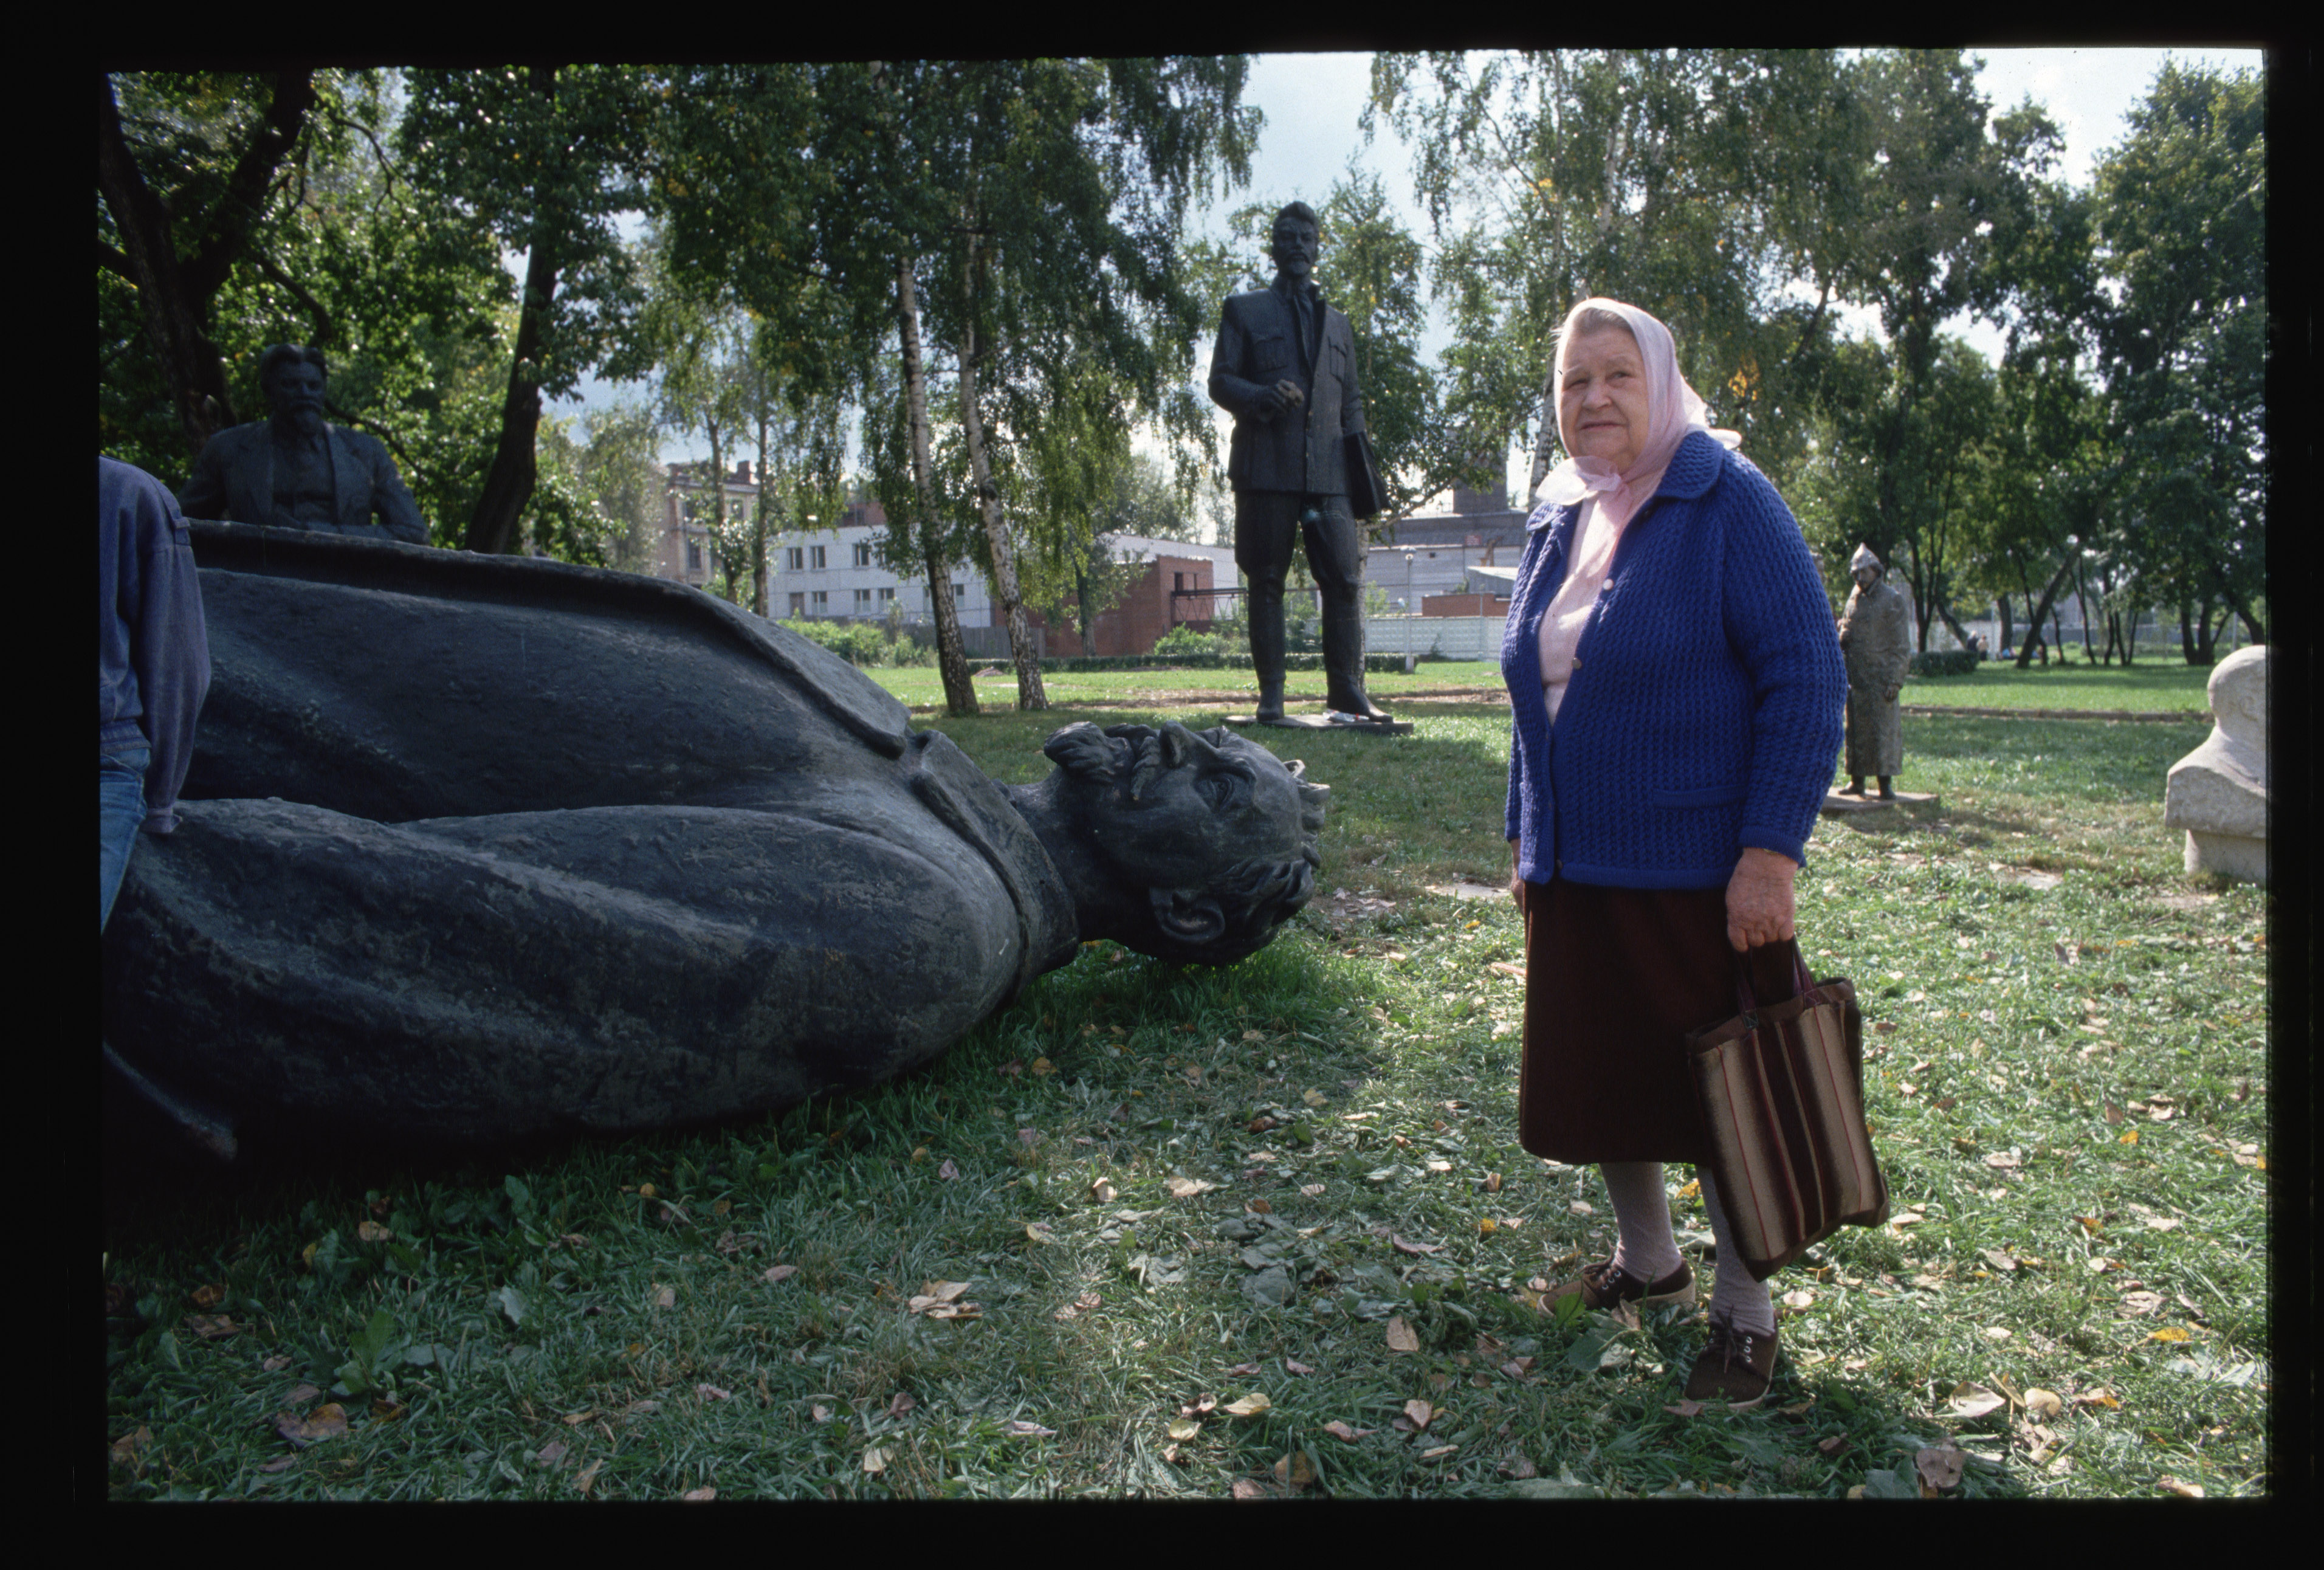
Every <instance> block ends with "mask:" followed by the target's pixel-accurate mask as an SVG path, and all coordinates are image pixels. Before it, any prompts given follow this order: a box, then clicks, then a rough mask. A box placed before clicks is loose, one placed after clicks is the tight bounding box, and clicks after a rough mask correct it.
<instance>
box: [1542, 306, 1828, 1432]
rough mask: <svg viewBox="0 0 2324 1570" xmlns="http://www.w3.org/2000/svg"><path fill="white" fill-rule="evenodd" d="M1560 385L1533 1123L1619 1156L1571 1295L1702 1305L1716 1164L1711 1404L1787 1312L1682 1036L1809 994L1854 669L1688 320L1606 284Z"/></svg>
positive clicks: (1562, 1147)
mask: <svg viewBox="0 0 2324 1570" xmlns="http://www.w3.org/2000/svg"><path fill="white" fill-rule="evenodd" d="M1551 391H1552V392H1554V395H1555V397H1556V403H1557V429H1558V435H1559V437H1560V439H1561V440H1562V441H1563V445H1564V448H1565V451H1566V452H1567V454H1568V455H1569V457H1568V458H1567V460H1566V462H1565V463H1564V464H1563V465H1562V466H1559V467H1558V468H1557V469H1555V470H1554V471H1553V472H1552V473H1551V474H1550V475H1549V476H1548V477H1547V478H1546V479H1545V481H1544V483H1543V485H1542V486H1541V487H1540V490H1539V491H1538V493H1537V494H1538V496H1539V498H1540V503H1541V504H1540V505H1539V507H1538V508H1537V509H1536V510H1535V513H1534V514H1533V517H1532V518H1531V520H1530V521H1529V522H1528V523H1527V525H1526V527H1527V529H1528V530H1529V531H1530V535H1529V538H1528V539H1527V540H1526V553H1525V558H1524V561H1523V564H1522V565H1521V566H1520V567H1519V568H1518V571H1517V587H1516V590H1515V592H1514V596H1513V599H1512V603H1511V605H1510V612H1509V618H1508V632H1507V633H1506V634H1505V636H1504V640H1503V642H1502V645H1501V670H1502V674H1503V676H1504V678H1505V679H1507V680H1508V688H1509V698H1510V703H1511V707H1512V709H1513V711H1514V714H1513V728H1514V736H1513V739H1512V741H1511V743H1510V747H1509V796H1508V841H1509V851H1510V854H1511V856H1512V858H1513V860H1514V863H1515V865H1514V868H1513V872H1512V875H1511V878H1510V884H1509V889H1510V892H1511V893H1512V894H1513V895H1514V896H1515V897H1516V899H1517V905H1518V908H1519V909H1520V910H1522V911H1523V912H1524V914H1525V923H1526V1012H1525V1058H1524V1067H1523V1070H1522V1077H1521V1079H1520V1081H1519V1088H1518V1102H1517V1104H1518V1114H1517V1116H1518V1124H1519V1138H1520V1140H1521V1141H1522V1142H1523V1144H1524V1145H1525V1148H1526V1150H1530V1151H1532V1152H1533V1153H1534V1154H1535V1155H1537V1156H1542V1157H1545V1158H1548V1159H1553V1160H1558V1161H1566V1162H1576V1163H1579V1162H1596V1163H1598V1164H1599V1165H1600V1168H1602V1169H1603V1171H1604V1173H1605V1178H1606V1188H1607V1191H1608V1193H1609V1196H1611V1198H1612V1201H1613V1205H1614V1214H1615V1219H1616V1222H1617V1223H1618V1226H1619V1229H1620V1241H1619V1242H1618V1244H1617V1246H1616V1248H1615V1250H1614V1255H1613V1257H1612V1258H1611V1259H1610V1260H1608V1261H1603V1262H1601V1263H1597V1264H1591V1265H1586V1266H1584V1267H1583V1268H1582V1272H1581V1275H1580V1277H1579V1279H1575V1280H1572V1281H1569V1282H1567V1283H1565V1284H1564V1285H1563V1286H1562V1287H1560V1288H1557V1289H1556V1290H1555V1292H1554V1293H1553V1294H1552V1297H1553V1298H1556V1297H1560V1296H1564V1295H1573V1294H1578V1295H1579V1296H1580V1297H1581V1298H1582V1301H1583V1302H1584V1303H1585V1304H1586V1305H1588V1306H1589V1307H1592V1308H1610V1307H1613V1306H1614V1305H1616V1304H1617V1303H1620V1302H1632V1303H1637V1304H1640V1305H1642V1306H1647V1305H1655V1304H1663V1303H1691V1302H1692V1301H1693V1300H1694V1298H1695V1284H1694V1277H1693V1273H1692V1271H1691V1270H1688V1268H1687V1265H1686V1262H1685V1261H1683V1259H1681V1258H1680V1257H1679V1251H1678V1247H1677V1243H1676V1242H1675V1241H1674V1238H1673V1237H1672V1234H1671V1224H1670V1208H1669V1202H1668V1200H1667V1199H1666V1198H1665V1193H1664V1188H1663V1165H1662V1164H1663V1163H1664V1162H1665V1161H1671V1160H1679V1161H1688V1162H1692V1163H1695V1164H1696V1171H1697V1176H1698V1177H1699V1178H1700V1179H1701V1185H1702V1198H1703V1204H1704V1207H1705V1208H1706V1209H1707V1210H1709V1212H1710V1214H1711V1232H1712V1234H1713V1236H1714V1237H1715V1238H1716V1240H1717V1242H1718V1260H1717V1268H1718V1276H1717V1280H1716V1286H1715V1288H1714V1289H1713V1292H1712V1294H1711V1308H1710V1321H1711V1329H1710V1344H1709V1347H1708V1349H1707V1350H1706V1351H1705V1353H1704V1354H1703V1355H1702V1356H1701V1358H1699V1359H1697V1360H1696V1363H1695V1367H1694V1371H1693V1374H1692V1378H1691V1379H1690V1380H1689V1381H1688V1383H1687V1388H1686V1394H1687V1397H1688V1399H1693V1400H1710V1399H1721V1400H1727V1401H1729V1402H1732V1403H1734V1404H1735V1405H1738V1406H1744V1407H1748V1406H1752V1405H1756V1404H1757V1402H1758V1401H1759V1400H1760V1399H1763V1398H1764V1397H1765V1396H1766V1392H1767V1386H1768V1382H1769V1381H1770V1380H1771V1378H1772V1377H1773V1374H1774V1370H1775V1307H1774V1304H1773V1303H1772V1302H1771V1300H1770V1298H1769V1296H1768V1292H1767V1288H1766V1286H1765V1285H1764V1284H1762V1283H1760V1282H1757V1281H1754V1280H1753V1279H1751V1276H1750V1273H1749V1271H1748V1270H1747V1269H1746V1268H1745V1266H1744V1265H1743V1263H1742V1261H1741V1259H1740V1257H1739V1256H1738V1255H1737V1254H1736V1253H1735V1251H1734V1250H1733V1248H1732V1246H1731V1243H1730V1241H1729V1228H1728V1224H1727V1218H1726V1215H1725V1214H1724V1212H1722V1211H1721V1209H1720V1196H1719V1193H1718V1190H1717V1186H1716V1185H1715V1184H1714V1183H1713V1182H1712V1180H1711V1172H1710V1169H1709V1168H1708V1166H1707V1165H1705V1164H1704V1163H1706V1162H1707V1160H1708V1159H1709V1155H1710V1145H1709V1139H1708V1134H1707V1131H1706V1130H1705V1128H1704V1126H1703V1122H1702V1116H1701V1111H1700V1109H1699V1107H1698V1105H1697V1104H1696V1101H1695V1098H1694V1094H1693V1091H1692V1085H1691V1084H1690V1082H1689V1079H1688V1076H1687V1067H1686V1058H1685V1051H1684V1046H1685V1035H1686V1032H1688V1031H1689V1030H1700V1029H1701V1028H1703V1027H1704V1026H1706V1025H1710V1024H1711V1023H1714V1022H1716V1021H1720V1020H1722V1019H1725V1018H1727V1017H1729V1016H1730V1015H1732V1014H1734V1013H1735V1012H1736V1010H1737V1002H1736V981H1737V974H1738V963H1739V965H1741V967H1742V968H1743V969H1744V970H1746V971H1747V972H1748V974H1749V976H1750V978H1751V984H1752V988H1753V992H1754V994H1755V996H1757V998H1759V999H1762V1000H1766V1001H1773V1000H1776V999H1781V998H1788V997H1790V996H1792V995H1793V994H1794V992H1795V991H1796V990H1797V989H1796V986H1795V984H1794V982H1793V980H1792V964H1793V956H1794V954H1795V953H1796V950H1795V949H1794V946H1793V943H1792V938H1793V926H1792V920H1793V894H1792V879H1793V876H1794V873H1797V872H1798V871H1799V868H1800V865H1801V864H1802V862H1803V859H1804V857H1805V854H1806V850H1805V847H1806V843H1807V838H1808V835H1809V833H1810V831H1811V830H1812V829H1813V827H1815V820H1816V811H1817V808H1819V807H1820V806H1821V802H1822V799H1823V795H1824V791H1825V790H1826V788H1827V787H1828V786H1829V785H1830V784H1831V779H1832V768H1833V763H1834V761H1835V759H1836V757H1837V754H1838V753H1839V751H1840V739H1841V731H1842V719H1841V716H1842V714H1843V712H1844V708H1845V705H1846V702H1847V696H1848V679H1847V675H1846V672H1845V670H1844V669H1843V667H1842V664H1841V660H1840V648H1839V645H1838V642H1837V641H1836V639H1835V635H1834V632H1833V627H1832V619H1831V607H1830V604H1829V602H1828V601H1827V599H1826V598H1825V595H1824V590H1823V585H1822V583H1821V579H1820V577H1819V576H1818V574H1817V571H1816V567H1815V563H1814V561H1813V559H1812V558H1811V557H1810V555H1809V553H1808V547H1807V542H1806V541H1805V540H1803V538H1802V537H1801V534H1800V528H1799V525H1798V523H1797V522H1794V519H1793V517H1792V514H1791V512H1790V510H1789V509H1788V508H1786V507H1785V506H1784V502H1783V498H1782V497H1780V496H1778V495H1777V494H1775V487H1774V486H1772V485H1769V484H1768V483H1767V481H1766V478H1765V476H1762V475H1761V474H1760V473H1759V471H1758V470H1757V469H1756V468H1754V467H1752V466H1751V465H1750V464H1749V463H1748V462H1746V461H1745V460H1744V459H1743V458H1741V457H1738V456H1737V455H1736V454H1735V453H1734V452H1733V451H1732V450H1730V449H1731V448H1733V447H1734V446H1735V445H1737V440H1738V439H1737V438H1736V437H1735V436H1734V435H1733V434H1732V433H1731V432H1725V431H1713V430H1711V429H1710V427H1709V425H1708V423H1707V421H1706V420H1705V418H1704V414H1705V411H1704V407H1703V402H1702V400H1701V398H1700V397H1699V396H1697V395H1696V393H1695V392H1694V389H1693V388H1692V387H1690V386H1688V385H1687V383H1686V381H1685V378H1684V377H1683V376H1682V375H1681V374H1679V368H1678V358H1677V356H1676V354H1675V352H1674V348H1673V346H1672V343H1671V335H1670V329H1669V328H1666V327H1665V326H1664V325H1663V324H1662V323H1661V322H1659V321H1657V320H1655V319H1654V318H1653V317H1651V316H1649V315H1647V314H1646V312H1645V311H1643V310H1639V309H1637V308H1636V307H1634V306H1628V305H1624V304H1620V303H1618V302H1617V301H1614V300H1584V301H1582V303H1581V304H1580V305H1578V306H1576V307H1574V308H1573V310H1572V314H1571V315H1569V316H1568V317H1567V318H1566V320H1565V325H1564V328H1563V329H1562V331H1561V332H1560V334H1559V337H1558V348H1557V365H1556V370H1555V373H1554V377H1553V380H1552V384H1551Z"/></svg>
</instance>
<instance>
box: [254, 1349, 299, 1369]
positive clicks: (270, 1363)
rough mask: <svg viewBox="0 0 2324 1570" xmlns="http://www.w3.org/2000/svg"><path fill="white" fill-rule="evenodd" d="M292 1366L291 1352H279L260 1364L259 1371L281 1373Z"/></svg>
mask: <svg viewBox="0 0 2324 1570" xmlns="http://www.w3.org/2000/svg"><path fill="white" fill-rule="evenodd" d="M290 1366H291V1358H290V1356H289V1354H288V1353H279V1352H278V1353H275V1354H274V1355H273V1356H272V1357H270V1358H268V1359H267V1360H266V1361H265V1362H262V1363H260V1364H259V1365H258V1367H259V1371H261V1372H262V1373H281V1371H283V1370H284V1369H286V1368H289V1367H290Z"/></svg>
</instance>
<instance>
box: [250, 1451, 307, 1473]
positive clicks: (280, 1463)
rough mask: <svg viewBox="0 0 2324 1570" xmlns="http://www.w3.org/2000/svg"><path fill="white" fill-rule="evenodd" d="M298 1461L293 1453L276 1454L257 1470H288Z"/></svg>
mask: <svg viewBox="0 0 2324 1570" xmlns="http://www.w3.org/2000/svg"><path fill="white" fill-rule="evenodd" d="M298 1462H299V1458H298V1457H297V1456H295V1455H278V1456H276V1457H275V1458H274V1459H273V1460H272V1461H270V1462H268V1463H267V1464H265V1465H263V1466H262V1467H260V1468H259V1469H258V1470H259V1471H261V1472H288V1471H290V1470H291V1467H293V1466H295V1465H297V1464H298Z"/></svg>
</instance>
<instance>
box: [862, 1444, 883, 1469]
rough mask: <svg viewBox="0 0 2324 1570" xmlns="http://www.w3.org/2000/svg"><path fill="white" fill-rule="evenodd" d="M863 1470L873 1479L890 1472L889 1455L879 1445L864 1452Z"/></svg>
mask: <svg viewBox="0 0 2324 1570" xmlns="http://www.w3.org/2000/svg"><path fill="white" fill-rule="evenodd" d="M863 1470H864V1471H865V1472H867V1473H871V1475H872V1476H873V1477H877V1476H879V1475H880V1474H881V1473H883V1472H885V1471H887V1470H888V1453H887V1452H886V1451H885V1450H882V1449H881V1448H880V1447H879V1446H878V1445H872V1446H871V1448H870V1449H868V1450H866V1451H864V1452H863Z"/></svg>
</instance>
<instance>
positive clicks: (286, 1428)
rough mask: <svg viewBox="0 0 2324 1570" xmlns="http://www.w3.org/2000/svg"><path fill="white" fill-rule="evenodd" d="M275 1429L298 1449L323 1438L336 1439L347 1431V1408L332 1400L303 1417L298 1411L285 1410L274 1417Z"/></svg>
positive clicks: (302, 1448)
mask: <svg viewBox="0 0 2324 1570" xmlns="http://www.w3.org/2000/svg"><path fill="white" fill-rule="evenodd" d="M274 1431H275V1432H276V1433H277V1434H280V1435H281V1436H282V1437H284V1438H285V1439H288V1440H289V1441H291V1445H293V1446H295V1447H296V1448H298V1449H300V1450H304V1449H305V1448H306V1447H307V1446H308V1445H312V1444H314V1443H316V1442H317V1441H318V1440H321V1439H334V1438H337V1436H340V1435H342V1434H344V1433H346V1431H347V1414H346V1408H344V1407H341V1406H340V1405H339V1404H338V1402H337V1401H331V1402H327V1403H326V1404H325V1405H323V1406H320V1407H318V1408H315V1410H314V1411H313V1413H312V1414H310V1415H309V1416H308V1417H305V1418H301V1417H300V1416H299V1415H298V1414H297V1413H296V1412H284V1413H281V1414H280V1415H279V1416H277V1417H276V1418H275V1419H274Z"/></svg>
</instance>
